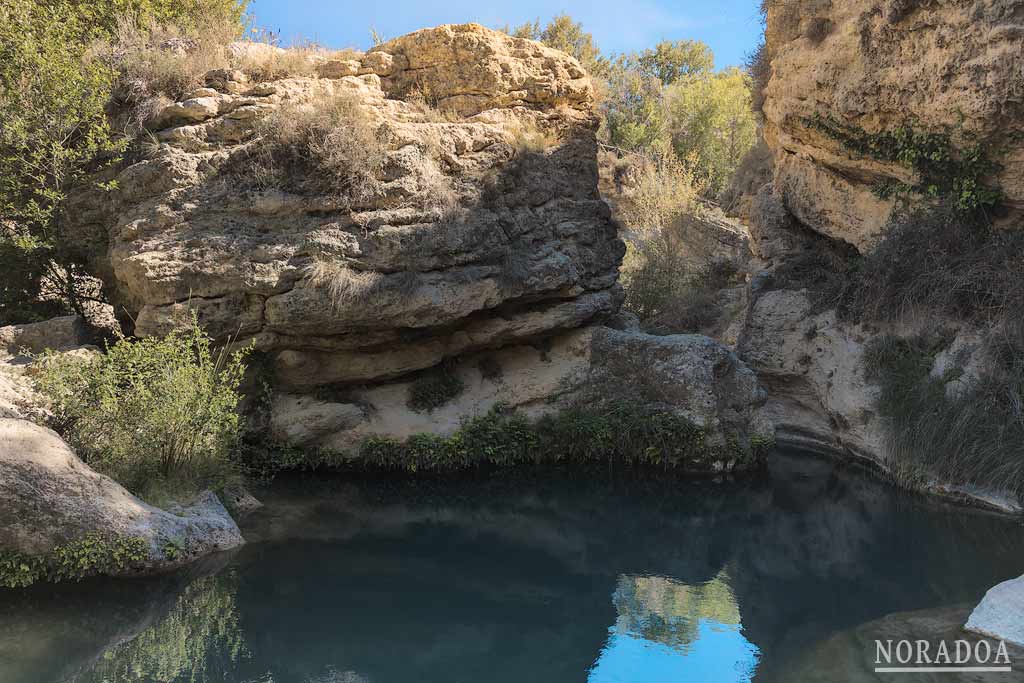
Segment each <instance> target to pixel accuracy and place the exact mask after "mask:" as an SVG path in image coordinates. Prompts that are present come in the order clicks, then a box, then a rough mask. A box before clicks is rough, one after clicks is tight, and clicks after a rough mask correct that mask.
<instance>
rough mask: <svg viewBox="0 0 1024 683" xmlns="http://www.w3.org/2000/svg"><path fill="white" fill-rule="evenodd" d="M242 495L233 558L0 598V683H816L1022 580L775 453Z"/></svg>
mask: <svg viewBox="0 0 1024 683" xmlns="http://www.w3.org/2000/svg"><path fill="white" fill-rule="evenodd" d="M261 497H262V498H263V499H264V501H265V502H266V507H265V508H264V509H263V510H262V511H260V512H259V513H257V514H256V515H254V516H253V517H251V518H250V519H248V520H246V521H245V523H244V525H243V527H244V529H243V530H244V532H245V535H246V537H247V539H248V540H249V543H248V545H246V546H245V547H244V548H242V549H240V550H239V551H237V552H234V553H231V554H227V555H224V556H221V557H218V558H213V559H211V560H210V561H208V562H205V563H203V564H202V565H200V566H197V567H193V568H191V569H190V570H189V571H188V572H184V573H181V574H177V575H174V576H168V577H161V578H157V579H145V580H141V579H140V580H121V581H112V580H104V581H91V582H87V583H82V584H78V585H74V586H60V587H56V588H55V587H46V586H42V587H38V588H35V589H32V590H30V591H28V592H22V593H6V594H0V681H3V682H5V683H8V682H11V683H19V682H22V681H27V682H30V683H44V682H48V681H64V680H75V681H81V682H82V683H94V682H98V681H111V682H113V681H147V682H148V681H176V682H177V681H190V682H191V681H196V682H200V681H201V682H206V681H226V682H247V683H366V682H373V683H380V682H389V681H390V682H394V681H398V682H411V681H422V682H435V681H437V682H440V681H445V682H466V683H470V682H472V683H477V682H481V681H494V682H504V681H508V682H512V681H515V682H518V683H522V682H526V681H529V682H531V683H533V682H536V683H543V682H548V681H552V682H554V681H558V682H563V681H590V682H593V683H612V682H615V683H632V682H661V681H665V682H669V681H671V682H679V681H698V682H703V681H710V682H714V683H718V682H722V683H732V682H740V681H780V682H781V681H785V682H787V683H788V682H790V681H801V680H837V679H836V678H834V674H830V676H833V678H825V679H818V678H813V677H812V676H809V675H808V674H807V673H806V672H807V671H809V670H810V671H813V670H814V666H811V667H810V668H808V664H807V662H808V657H811V661H812V664H813V655H814V653H815V652H817V651H818V650H819V649H820V648H821V647H822V646H823V644H825V643H827V644H828V647H829V648H831V649H829V650H828V652H829V653H830V654H829V658H830V659H831V660H833V663H834V660H835V659H836V655H835V654H834V653H835V652H837V651H838V652H839V655H838V656H839V658H840V659H841V658H843V657H845V656H846V655H852V659H853V660H858V659H860V658H861V657H860V653H859V652H845V651H844V650H843V648H845V650H857V649H858V648H862V647H864V646H863V644H860V641H858V640H857V638H846V637H844V636H843V634H848V633H850V632H853V630H855V629H857V628H858V627H861V626H862V625H864V624H868V623H870V622H874V621H875V620H878V619H881V618H883V617H887V616H888V615H894V614H895V615H898V614H901V613H904V612H916V611H920V610H930V609H933V608H950V607H955V608H956V609H961V608H963V609H966V607H963V606H969V605H971V604H974V603H975V602H976V601H977V600H978V599H979V598H980V597H981V596H982V595H983V594H984V592H985V591H986V590H987V589H988V588H989V587H991V586H992V585H994V584H995V583H997V582H999V581H1002V580H1005V579H1007V578H1011V577H1014V576H1017V575H1019V574H1021V573H1022V572H1024V527H1022V526H1021V525H1020V524H1019V523H1018V522H1017V521H1016V520H1012V519H1006V518H1001V517H995V516H991V515H985V514H976V513H965V512H964V511H963V510H957V509H949V508H945V507H942V506H938V505H936V504H934V503H927V502H924V501H921V500H918V499H913V498H908V497H906V496H903V495H900V494H898V493H897V492H896V491H894V490H892V489H890V488H888V487H885V486H882V485H880V484H878V483H877V482H874V481H871V480H868V479H866V478H864V477H861V476H859V475H858V474H856V473H855V472H850V471H843V470H841V469H840V467H839V466H837V465H835V464H833V463H831V462H828V461H823V460H818V459H814V458H809V457H803V456H798V455H795V454H783V453H778V454H776V455H775V456H773V458H772V465H771V468H770V471H769V472H768V473H767V474H765V475H764V476H759V477H755V478H753V479H748V480H744V481H739V482H719V483H715V482H712V481H698V482H692V481H681V480H678V479H673V478H669V477H666V476H664V475H654V474H648V475H644V476H637V475H636V474H635V473H622V472H596V473H588V474H585V475H584V474H580V473H575V474H574V473H570V472H560V471H551V470H545V471H535V472H534V471H519V472H516V473H499V474H496V475H493V476H488V477H483V476H475V477H464V478H455V479H447V480H433V479H394V478H392V479H380V478H370V477H366V478H355V479H353V478H351V477H334V478H330V479H326V480H324V479H322V478H321V479H313V478H294V479H287V480H279V481H278V482H277V483H275V485H274V486H273V487H272V488H270V489H269V490H265V491H262V492H261ZM954 613H955V614H957V615H959V614H960V612H957V611H956V610H954ZM956 618H960V617H959V616H957V617H956ZM912 635H919V636H924V637H927V636H929V635H931V634H908V637H909V636H912ZM836 648H839V649H838V650H837V649H836ZM864 654H865V656H866V655H868V654H873V652H871V653H864ZM844 666H845V665H844ZM860 673H862V672H858V675H859V674H860ZM844 677H845V675H844ZM851 678H853V676H852V675H851ZM857 680H874V679H873V678H870V677H868V678H858V679H857ZM915 680H918V679H915ZM998 680H1012V679H1007V678H1005V677H1004V678H1000V679H998Z"/></svg>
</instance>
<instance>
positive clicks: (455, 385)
mask: <svg viewBox="0 0 1024 683" xmlns="http://www.w3.org/2000/svg"><path fill="white" fill-rule="evenodd" d="M465 388H466V387H465V384H464V383H463V381H462V379H461V378H460V377H459V376H458V375H457V374H456V373H455V368H454V366H453V365H451V364H450V363H442V364H441V365H439V366H438V367H436V368H434V369H432V370H428V371H427V372H425V373H423V374H421V375H420V376H419V377H417V378H416V379H415V380H413V383H412V384H411V385H409V400H408V402H407V405H408V406H409V408H411V409H412V410H415V411H417V412H427V411H430V410H434V409H435V408H440V407H441V406H443V405H444V404H445V403H448V402H449V401H451V400H452V399H454V398H456V397H457V396H458V395H459V394H461V393H462V391H463V390H464V389H465Z"/></svg>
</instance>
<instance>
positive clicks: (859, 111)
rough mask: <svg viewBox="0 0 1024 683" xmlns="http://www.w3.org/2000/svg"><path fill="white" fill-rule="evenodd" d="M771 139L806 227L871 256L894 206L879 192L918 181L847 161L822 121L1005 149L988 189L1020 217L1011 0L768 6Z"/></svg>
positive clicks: (1016, 45)
mask: <svg viewBox="0 0 1024 683" xmlns="http://www.w3.org/2000/svg"><path fill="white" fill-rule="evenodd" d="M765 4H766V6H767V24H766V30H765V43H766V46H767V47H766V49H767V54H768V55H769V59H770V62H771V79H770V80H769V82H768V84H767V87H766V88H765V91H764V97H765V104H764V138H765V141H766V142H767V143H768V146H769V147H770V148H771V150H772V152H773V156H774V164H775V177H774V185H775V188H776V189H777V190H778V192H779V193H780V194H781V195H782V197H783V201H784V203H785V205H786V207H787V208H788V209H789V211H790V212H791V213H792V214H793V215H794V216H795V217H796V218H797V219H798V220H799V221H800V223H802V224H803V225H805V226H807V227H809V228H811V229H813V230H815V231H817V232H820V233H822V234H825V235H828V236H829V237H832V238H834V239H838V240H843V241H844V242H847V243H849V244H852V245H853V246H855V247H857V248H858V249H862V250H863V249H865V248H869V247H870V246H872V245H873V244H875V243H876V242H877V241H878V239H879V237H880V236H881V235H882V234H883V232H884V230H885V227H886V224H887V222H888V219H889V217H890V215H891V213H892V211H893V208H894V206H895V205H896V199H895V198H892V197H890V198H887V199H883V198H880V197H879V196H878V194H877V193H876V192H875V191H874V189H875V188H876V187H877V186H879V184H882V183H893V182H896V183H906V184H910V185H914V184H916V183H918V182H919V181H920V180H921V178H920V177H919V174H918V173H916V171H915V170H914V169H912V168H908V167H907V165H906V164H905V163H902V161H901V160H898V159H892V160H884V159H879V158H877V157H874V156H870V155H866V154H865V155H857V154H851V153H850V151H849V150H848V149H846V148H844V146H843V145H842V144H841V143H840V142H839V141H838V140H836V139H835V138H834V137H830V136H828V135H826V134H824V133H822V132H821V130H820V129H819V128H818V127H816V126H815V125H813V124H814V121H815V119H816V118H817V119H819V120H821V119H826V120H829V121H831V122H833V123H837V124H839V125H842V126H849V127H851V128H852V129H854V130H857V131H863V132H864V133H867V134H869V135H870V134H877V133H882V132H892V131H896V130H898V129H901V128H903V129H906V128H912V129H913V130H915V131H924V132H927V133H934V134H948V135H950V136H951V137H952V139H953V141H954V144H957V145H966V144H969V143H973V142H980V143H981V144H982V145H983V146H984V147H985V148H986V149H987V150H989V151H991V152H993V153H994V152H996V151H999V150H1001V151H1003V152H1004V154H1003V155H1002V158H1000V159H999V160H998V161H1000V162H1001V163H1002V169H1001V170H1000V171H998V172H997V173H996V174H995V177H994V178H991V179H990V180H991V181H992V182H993V183H994V184H996V185H999V186H1001V187H1002V189H1003V191H1004V192H1005V194H1006V199H1007V201H1006V204H1007V205H1008V206H1009V207H1010V208H1011V209H1012V210H1014V211H1017V212H1019V211H1021V210H1024V145H1021V143H1020V139H1021V138H1020V136H1021V134H1022V132H1024V78H1022V76H1024V66H1022V65H1024V62H1022V60H1021V56H1020V55H1021V52H1022V51H1024V31H1022V29H1021V8H1020V4H1019V3H1017V2H1013V1H1012V0H974V1H970V2H916V1H913V0H884V1H879V0H853V1H851V2H839V1H838V0H836V1H833V0H813V1H812V2H800V3H795V2H782V1H780V2H768V3H765Z"/></svg>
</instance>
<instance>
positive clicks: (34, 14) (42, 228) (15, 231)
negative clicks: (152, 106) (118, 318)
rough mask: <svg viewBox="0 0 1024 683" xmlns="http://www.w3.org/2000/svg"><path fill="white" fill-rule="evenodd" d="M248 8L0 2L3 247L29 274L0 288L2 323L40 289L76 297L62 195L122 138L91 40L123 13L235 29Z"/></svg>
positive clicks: (202, 2)
mask: <svg viewBox="0 0 1024 683" xmlns="http://www.w3.org/2000/svg"><path fill="white" fill-rule="evenodd" d="M244 10H245V3H244V2H241V1H240V0H101V1H96V0H4V1H3V2H2V3H0V121H2V122H3V125H2V126H0V251H2V252H4V253H5V254H8V255H9V256H12V257H13V259H14V261H15V262H16V263H17V267H16V268H15V269H14V271H15V274H18V275H20V276H22V277H24V278H28V279H27V280H24V281H19V282H14V281H8V282H5V284H4V286H2V287H0V321H2V322H20V321H23V319H24V318H25V317H31V316H30V315H28V314H26V311H27V310H28V308H31V305H32V304H33V303H35V302H38V299H39V298H40V295H41V293H42V292H43V290H46V291H47V293H48V294H49V295H51V296H53V295H57V296H59V297H63V298H65V299H66V300H67V302H68V303H69V304H71V305H72V307H75V304H76V297H75V291H76V284H75V279H76V276H75V272H76V268H75V267H74V264H73V263H71V262H70V260H68V259H67V258H65V256H66V255H65V254H63V253H62V249H61V244H60V242H59V239H58V234H59V227H60V224H61V218H62V217H61V212H62V209H63V206H64V202H65V199H66V198H67V196H68V195H69V193H71V192H72V191H73V190H74V189H76V188H79V187H82V186H83V184H85V183H88V182H94V181H91V180H90V178H92V177H94V176H93V174H94V172H95V171H98V170H100V169H101V168H102V167H103V166H104V165H108V164H110V163H113V162H115V161H116V160H117V159H118V156H119V154H120V153H121V152H122V151H123V150H124V149H125V148H126V146H127V143H128V141H127V140H126V139H125V136H123V135H119V134H118V133H117V132H116V131H114V130H113V129H112V127H111V125H110V123H109V121H108V119H107V112H106V107H107V105H108V103H109V101H110V97H111V92H112V88H113V86H114V82H115V76H116V73H115V71H114V69H113V68H111V66H110V65H109V64H106V63H104V61H103V60H101V59H96V58H92V57H91V53H90V47H91V46H92V45H93V44H94V43H95V42H96V41H97V40H100V39H104V38H110V37H112V36H113V35H114V34H115V32H116V30H117V28H118V26H119V23H120V22H122V21H123V18H125V17H127V18H130V19H131V20H132V21H134V22H136V23H138V24H139V25H149V24H150V23H152V22H174V23H176V24H178V25H180V26H184V27H190V26H191V27H199V26H201V25H204V24H205V23H207V22H210V21H212V20H215V19H217V20H221V21H233V22H237V23H238V26H239V28H241V25H242V24H241V22H242V15H243V13H244ZM11 275H12V271H8V276H11ZM47 308H48V312H52V311H50V310H49V307H47Z"/></svg>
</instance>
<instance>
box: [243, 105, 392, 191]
mask: <svg viewBox="0 0 1024 683" xmlns="http://www.w3.org/2000/svg"><path fill="white" fill-rule="evenodd" d="M257 132H258V134H259V136H260V137H261V141H260V142H259V143H256V144H255V145H254V148H253V149H254V151H253V152H252V154H251V156H250V157H249V159H248V160H247V163H246V164H245V168H244V169H240V170H243V171H244V172H246V173H248V174H251V176H252V177H253V179H254V180H255V182H256V184H257V186H258V187H261V188H267V187H277V188H283V189H287V190H291V191H299V192H318V193H325V192H329V193H333V194H336V195H338V196H340V197H342V198H344V199H346V200H348V201H349V202H360V201H366V200H367V199H369V198H371V197H372V196H373V195H374V194H375V193H376V192H377V190H378V186H379V182H378V180H377V174H378V173H379V172H380V170H381V168H382V167H383V165H384V161H385V160H386V152H387V149H386V145H385V143H384V140H383V138H382V136H381V134H380V133H379V132H378V126H377V125H376V123H375V122H374V120H373V118H372V117H371V115H370V114H369V112H368V111H367V110H366V109H365V108H364V107H362V106H361V105H360V103H359V101H358V99H357V98H356V97H355V96H353V95H350V94H347V93H345V94H337V95H327V94H325V95H321V96H319V97H317V98H315V99H313V100H312V101H307V102H289V103H286V104H284V105H282V106H281V107H279V108H278V109H277V110H276V111H274V113H273V114H271V115H270V116H267V117H266V118H265V119H263V120H262V121H261V124H260V126H259V128H258V131H257Z"/></svg>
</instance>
